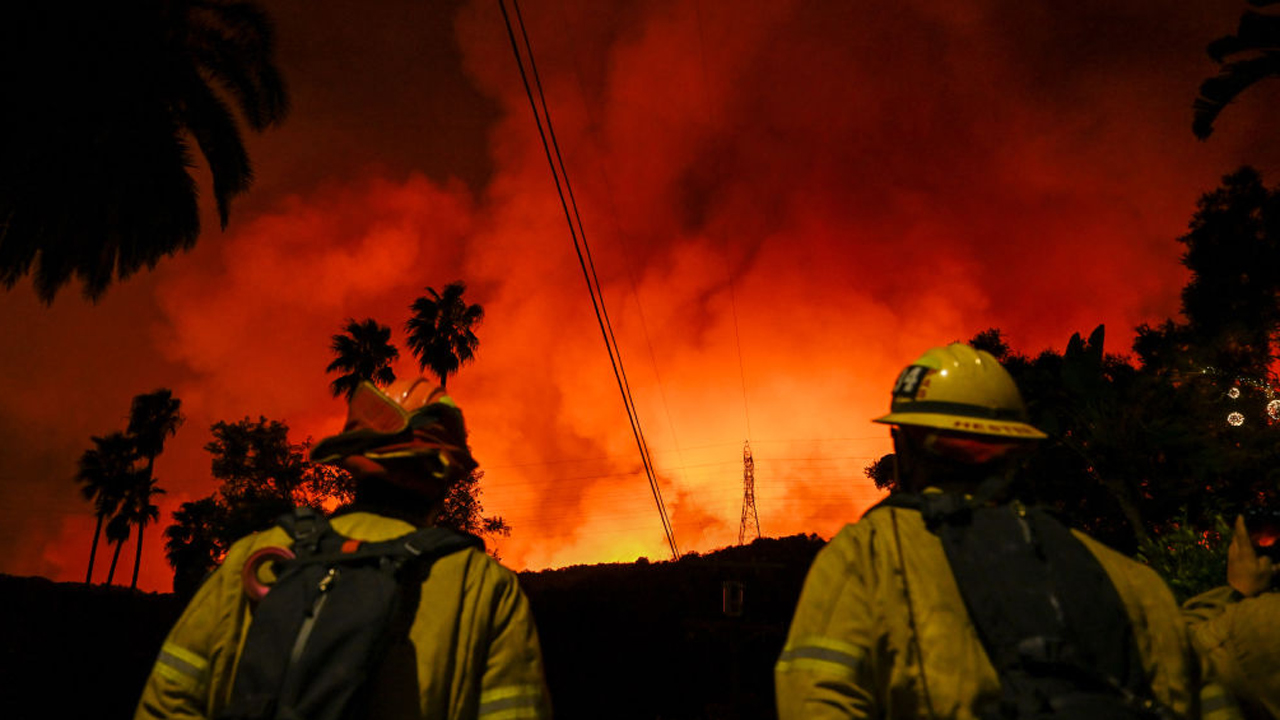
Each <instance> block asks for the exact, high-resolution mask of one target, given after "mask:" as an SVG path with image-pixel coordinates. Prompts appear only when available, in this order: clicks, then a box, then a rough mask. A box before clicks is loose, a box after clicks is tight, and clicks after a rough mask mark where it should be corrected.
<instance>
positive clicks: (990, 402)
mask: <svg viewBox="0 0 1280 720" xmlns="http://www.w3.org/2000/svg"><path fill="white" fill-rule="evenodd" d="M873 422H878V423H886V424H890V425H912V426H917V427H927V428H934V429H938V430H949V431H952V432H960V433H969V434H973V435H984V436H995V437H1004V438H1015V439H1024V440H1039V439H1041V438H1045V437H1048V435H1045V434H1044V433H1042V432H1040V431H1039V430H1037V429H1035V428H1034V427H1032V426H1031V425H1030V424H1028V423H1027V407H1026V405H1024V404H1023V402H1022V394H1021V393H1019V392H1018V386H1017V385H1015V384H1014V382H1013V378H1012V377H1010V376H1009V371H1007V370H1005V369H1004V368H1003V367H1001V366H1000V363H999V361H997V360H996V359H995V358H994V357H992V356H991V354H990V353H988V352H986V351H983V350H974V349H973V348H971V347H969V346H968V345H964V344H962V343H952V344H951V345H948V346H946V347H936V348H932V349H931V350H929V351H928V352H926V353H925V354H924V355H921V356H920V359H919V360H916V361H915V362H914V363H912V364H911V365H908V366H907V367H906V369H905V370H903V371H902V373H901V374H900V375H898V382H897V383H896V384H894V386H893V404H892V405H891V406H890V408H889V414H888V415H885V416H883V417H878V418H875V420H873Z"/></svg>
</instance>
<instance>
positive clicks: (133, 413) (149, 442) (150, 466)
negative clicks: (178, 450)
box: [125, 388, 184, 588]
mask: <svg viewBox="0 0 1280 720" xmlns="http://www.w3.org/2000/svg"><path fill="white" fill-rule="evenodd" d="M181 409H182V401H181V400H179V399H177V398H175V397H173V392H172V391H171V390H169V389H168V388H160V389H159V390H156V391H154V392H151V393H147V394H144V395H138V396H136V397H134V398H133V405H132V407H131V408H130V411H129V429H128V432H129V435H130V436H132V437H133V441H134V445H135V446H136V447H137V450H138V455H140V456H141V457H142V459H144V460H145V461H146V465H144V466H143V467H142V469H141V471H140V472H139V474H138V478H137V481H136V483H135V486H134V487H131V488H130V496H129V497H130V500H131V502H132V504H130V503H126V505H125V507H126V509H127V510H128V511H129V512H130V516H131V518H132V521H133V524H135V525H137V526H138V549H137V553H136V557H135V561H134V564H133V581H132V583H131V584H130V587H132V588H137V587H138V568H139V565H140V564H141V562H142V535H143V532H142V531H143V529H144V528H145V527H146V524H147V523H148V522H149V521H151V520H155V519H156V518H157V515H156V510H155V507H154V506H153V505H151V500H150V497H151V496H152V495H155V494H157V493H163V492H164V491H163V490H161V489H159V488H157V487H156V483H155V478H154V469H155V463H156V456H158V455H159V454H160V453H161V452H163V451H164V443H165V439H167V438H169V437H172V436H173V435H175V434H176V433H177V432H178V428H179V427H181V426H182V422H183V420H184V418H183V417H182V413H181Z"/></svg>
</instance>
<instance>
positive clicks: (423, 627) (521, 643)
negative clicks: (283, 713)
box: [135, 380, 551, 720]
mask: <svg viewBox="0 0 1280 720" xmlns="http://www.w3.org/2000/svg"><path fill="white" fill-rule="evenodd" d="M312 459H313V460H314V461H317V462H324V463H333V464H335V465H339V466H340V467H343V468H345V469H346V470H347V471H349V472H351V473H352V475H353V476H354V477H355V481H356V491H355V502H354V504H353V505H352V506H351V507H349V508H346V509H344V510H342V511H339V513H338V514H336V515H335V517H334V518H333V519H332V520H331V525H332V527H333V529H334V530H336V531H337V532H338V533H341V534H342V535H344V536H346V537H347V538H351V539H352V541H357V540H358V541H363V542H369V543H374V542H379V541H383V540H390V539H393V538H398V537H401V536H406V535H408V534H409V533H411V532H413V531H414V530H415V528H416V527H421V526H425V525H428V524H430V523H431V522H432V521H433V519H434V518H435V516H436V515H437V514H438V513H439V511H440V508H441V504H442V502H443V499H444V497H445V494H446V493H447V491H448V489H449V487H450V486H451V485H452V484H453V483H454V482H455V481H457V480H458V479H460V478H461V477H463V476H464V475H465V474H466V473H469V472H471V470H472V469H474V468H475V461H474V460H472V458H471V454H470V451H469V450H468V448H467V440H466V429H465V426H464V425H463V421H462V413H461V412H460V411H459V410H458V408H457V407H456V406H455V405H454V403H453V401H452V400H451V399H450V398H449V397H448V396H447V395H445V394H444V392H443V390H441V389H438V388H434V387H432V386H430V385H427V384H425V382H424V381H421V380H419V381H418V383H416V384H415V385H414V386H412V387H411V388H410V389H409V390H407V391H405V392H404V393H403V394H399V393H398V394H397V397H395V398H393V397H391V396H389V395H387V394H386V393H383V392H382V391H381V390H379V389H377V388H376V387H374V386H373V385H371V384H369V383H367V382H366V383H362V384H361V385H360V386H359V387H358V388H357V389H356V391H355V392H354V394H353V395H352V397H351V400H350V403H349V409H348V416H347V423H346V427H345V428H344V430H343V432H341V433H339V434H337V435H335V436H332V437H329V438H326V439H324V440H322V441H320V442H319V443H317V444H316V446H315V447H314V448H313V450H312ZM290 543H291V539H290V537H289V535H288V534H286V532H285V531H284V530H283V529H281V527H279V526H277V527H273V528H271V529H268V530H264V531H262V532H258V533H254V534H253V535H250V536H248V537H245V538H243V539H241V540H240V541H239V542H237V543H235V544H234V545H233V546H232V547H231V549H230V551H229V552H228V553H227V556H226V558H225V559H224V560H223V562H222V565H221V566H220V567H219V568H218V569H217V570H216V571H215V572H214V573H213V574H212V575H211V576H210V577H209V578H208V579H207V580H206V581H205V582H204V584H203V585H202V586H201V588H200V590H199V591H198V592H197V593H196V595H195V597H194V598H193V599H192V601H191V603H190V604H189V605H188V607H187V609H186V611H185V612H184V613H183V614H182V617H181V618H180V619H179V620H178V622H177V624H176V625H175V626H174V627H173V629H172V631H170V633H169V635H168V637H167V638H166V639H165V641H164V645H163V646H162V648H161V651H160V655H159V657H158V659H157V660H156V664H155V666H154V669H153V670H152V672H151V675H150V677H149V678H148V680H147V683H146V685H145V687H144V689H143V694H142V699H141V701H140V703H139V705H138V709H137V713H136V715H135V717H136V718H138V719H142V718H215V717H218V716H219V714H220V713H222V712H223V711H224V710H225V709H226V708H227V704H228V701H229V698H230V697H231V691H232V685H233V681H234V679H235V677H236V669H237V663H238V661H239V659H240V657H241V654H242V652H243V651H244V642H245V638H246V634H247V630H248V628H249V626H250V623H251V621H252V619H253V609H254V602H255V600H256V599H258V598H259V597H261V595H260V593H261V588H259V587H257V582H258V581H257V579H256V577H257V574H256V573H254V574H247V573H245V572H244V568H245V565H246V562H247V561H248V560H249V559H250V558H251V556H254V555H255V553H258V552H259V551H260V550H263V549H264V548H279V547H282V546H283V547H287V546H289V545H290ZM268 574H269V571H268ZM255 593H257V595H256V596H255ZM407 640H408V644H407V645H406V644H405V643H404V642H403V641H402V642H401V643H400V644H399V645H397V646H395V647H398V648H406V647H409V648H411V649H410V650H406V651H405V652H404V653H400V654H396V653H390V654H389V656H388V660H387V661H386V662H385V663H384V664H383V665H382V666H381V669H380V670H379V673H378V675H377V677H375V678H373V679H372V680H371V682H370V686H369V691H368V695H367V697H368V712H367V715H368V717H388V718H390V717H394V718H468V719H485V718H492V719H493V720H497V719H499V718H502V719H507V718H549V717H550V716H551V713H550V703H549V700H548V697H547V691H546V684H545V682H544V679H543V670H542V656H541V650H540V649H539V644H538V637H537V633H536V631H535V628H534V623H533V618H532V617H531V615H530V612H529V604H528V601H527V600H526V598H525V596H524V594H523V592H522V591H521V590H520V587H519V585H518V584H517V579H516V576H515V574H514V573H512V572H511V571H510V570H508V569H506V568H504V567H503V566H501V565H500V564H498V563H497V562H496V561H495V560H494V559H493V558H492V557H490V556H489V555H487V554H486V553H485V552H484V551H483V550H482V549H478V548H475V547H469V548H467V549H464V550H460V551H458V552H454V553H452V554H449V555H445V556H443V557H440V558H439V559H438V560H436V561H435V562H434V564H433V565H432V566H431V568H430V572H429V574H427V576H426V579H425V580H424V581H423V582H422V583H421V587H420V596H419V600H418V606H417V611H416V614H414V616H413V618H412V621H411V626H410V627H409V629H408V636H407ZM405 655H407V656H405ZM415 656H416V657H415Z"/></svg>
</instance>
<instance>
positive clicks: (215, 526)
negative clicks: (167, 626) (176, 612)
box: [164, 495, 227, 599]
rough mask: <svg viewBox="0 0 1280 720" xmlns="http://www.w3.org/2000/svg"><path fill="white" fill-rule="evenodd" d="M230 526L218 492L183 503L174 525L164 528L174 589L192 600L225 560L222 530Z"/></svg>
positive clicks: (165, 545)
mask: <svg viewBox="0 0 1280 720" xmlns="http://www.w3.org/2000/svg"><path fill="white" fill-rule="evenodd" d="M226 525H227V509H226V507H225V506H223V505H222V504H221V503H220V502H219V501H218V497H217V496H216V495H210V496H209V497H206V498H202V499H200V500H194V501H192V502H185V503H182V506H181V507H179V508H178V509H177V510H175V511H174V513H173V524H172V525H170V526H169V527H167V528H165V530H164V537H165V541H164V554H165V558H166V559H168V561H169V565H171V566H172V567H173V592H174V593H176V594H177V595H178V596H179V597H181V598H185V599H190V597H191V596H192V595H194V594H195V592H196V589H198V588H199V587H200V583H201V582H202V581H203V580H204V578H205V576H207V575H208V574H209V573H210V572H212V571H213V569H214V568H216V567H217V566H218V562H219V561H221V560H222V556H223V554H224V553H225V552H226V550H227V547H226V543H225V542H224V541H223V540H222V539H221V534H220V530H221V529H222V528H224V527H226Z"/></svg>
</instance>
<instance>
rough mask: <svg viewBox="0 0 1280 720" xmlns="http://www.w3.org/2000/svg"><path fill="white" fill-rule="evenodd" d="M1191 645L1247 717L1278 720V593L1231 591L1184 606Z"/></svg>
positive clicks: (1217, 591) (1212, 592)
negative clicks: (1247, 595) (1246, 594)
mask: <svg viewBox="0 0 1280 720" xmlns="http://www.w3.org/2000/svg"><path fill="white" fill-rule="evenodd" d="M1182 611H1183V617H1184V618H1186V620H1187V624H1188V625H1189V626H1190V627H1191V640H1192V642H1193V643H1194V644H1195V648H1196V650H1198V651H1199V652H1200V653H1201V654H1202V655H1204V657H1205V658H1206V659H1207V660H1208V661H1209V664H1210V665H1212V666H1213V669H1214V671H1215V672H1216V673H1217V678H1218V680H1219V681H1220V682H1221V683H1222V684H1223V685H1224V686H1226V688H1227V689H1228V690H1230V691H1231V692H1232V694H1234V695H1235V696H1236V699H1237V700H1239V701H1240V707H1241V710H1243V711H1244V713H1245V716H1246V717H1249V718H1268V717H1272V718H1280V593H1277V592H1266V593H1262V594H1261V595H1258V596H1257V597H1251V598H1243V597H1241V596H1240V594H1239V593H1236V592H1234V591H1233V590H1232V589H1231V588H1230V587H1227V586H1223V587H1220V588H1215V589H1213V590H1210V591H1208V592H1206V593H1202V594H1200V595H1197V596H1195V597H1193V598H1191V599H1190V600H1188V601H1187V602H1186V603H1184V604H1183V606H1182Z"/></svg>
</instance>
